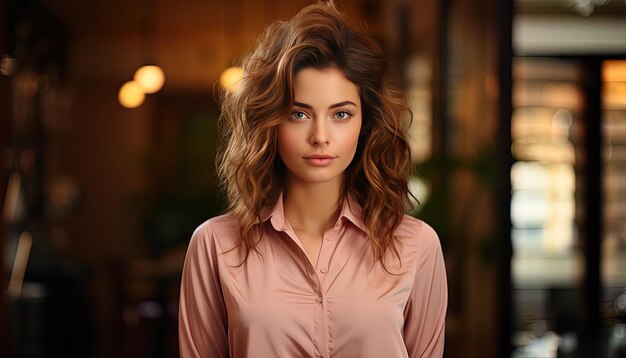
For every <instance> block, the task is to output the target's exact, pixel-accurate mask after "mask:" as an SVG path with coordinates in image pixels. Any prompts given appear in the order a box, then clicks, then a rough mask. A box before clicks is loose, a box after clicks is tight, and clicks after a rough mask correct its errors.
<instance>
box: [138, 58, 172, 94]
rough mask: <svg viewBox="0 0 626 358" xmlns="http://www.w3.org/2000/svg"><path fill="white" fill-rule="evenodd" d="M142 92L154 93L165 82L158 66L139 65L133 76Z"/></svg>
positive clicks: (163, 74)
mask: <svg viewBox="0 0 626 358" xmlns="http://www.w3.org/2000/svg"><path fill="white" fill-rule="evenodd" d="M133 79H134V80H135V82H137V84H139V86H141V88H142V89H143V92H144V93H155V92H157V91H158V90H160V89H161V88H162V87H163V84H164V83H165V73H164V72H163V70H162V69H161V67H159V66H154V65H146V66H142V67H140V68H139V69H138V70H137V71H136V72H135V76H134V77H133Z"/></svg>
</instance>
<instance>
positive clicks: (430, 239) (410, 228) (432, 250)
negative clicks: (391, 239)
mask: <svg viewBox="0 0 626 358" xmlns="http://www.w3.org/2000/svg"><path fill="white" fill-rule="evenodd" d="M395 236H396V238H397V239H398V242H399V243H400V244H401V246H403V247H405V248H406V249H408V250H409V251H413V252H416V253H417V255H418V256H419V255H420V254H421V255H437V254H438V253H440V252H441V244H440V242H439V235H437V232H436V231H435V230H434V229H433V228H432V227H431V226H430V225H428V224H427V223H426V222H424V221H422V220H420V219H417V218H414V217H412V216H410V215H404V217H403V219H402V222H401V223H400V225H399V226H398V228H397V229H396V235H395Z"/></svg>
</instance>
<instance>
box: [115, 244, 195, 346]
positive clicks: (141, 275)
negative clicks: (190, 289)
mask: <svg viewBox="0 0 626 358" xmlns="http://www.w3.org/2000/svg"><path fill="white" fill-rule="evenodd" d="M183 259H184V250H177V251H174V252H173V253H171V254H168V255H165V256H163V257H160V258H140V259H130V260H126V261H118V262H114V263H112V264H111V274H112V275H111V278H112V283H113V293H112V296H113V298H114V307H113V312H114V318H113V320H112V322H113V323H112V327H111V339H112V342H111V343H112V348H113V349H112V353H113V354H114V355H115V356H116V357H176V356H178V324H177V322H178V296H179V287H180V276H181V271H182V264H183Z"/></svg>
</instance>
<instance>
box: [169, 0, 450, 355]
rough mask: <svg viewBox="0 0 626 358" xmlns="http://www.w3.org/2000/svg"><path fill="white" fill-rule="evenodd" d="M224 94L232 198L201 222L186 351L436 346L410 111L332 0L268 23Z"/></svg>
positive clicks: (434, 257) (183, 301)
mask: <svg viewBox="0 0 626 358" xmlns="http://www.w3.org/2000/svg"><path fill="white" fill-rule="evenodd" d="M243 68H244V74H245V75H244V78H243V80H242V81H241V82H240V84H239V86H238V88H237V90H236V91H234V92H232V93H228V94H226V95H225V98H224V101H223V108H222V120H223V121H224V122H225V125H226V129H227V135H226V137H225V142H224V147H223V150H222V154H221V157H220V160H219V170H220V175H221V178H222V180H223V182H224V185H225V187H226V190H227V193H228V196H229V200H230V205H231V209H230V211H229V212H228V213H227V214H226V215H223V216H219V217H215V218H212V219H210V220H208V221H207V222H205V223H203V224H202V225H200V227H198V229H197V230H196V231H195V232H194V234H193V236H192V239H191V242H190V244H189V248H188V252H187V258H186V261H185V266H184V270H183V276H182V283H181V296H180V317H179V337H180V351H181V356H183V357H236V358H239V357H261V358H265V357H338V358H339V357H371V358H388V357H441V356H442V355H443V346H444V322H445V315H446V305H447V288H446V276H445V268H444V262H443V256H442V253H441V248H440V245H439V240H438V237H437V234H436V233H435V232H434V231H433V229H432V228H431V227H430V226H428V225H427V224H426V223H424V222H422V221H420V220H418V219H415V218H412V217H410V216H407V215H404V210H405V207H406V205H407V204H408V202H409V201H408V195H410V194H409V192H408V189H407V177H408V172H409V167H410V163H411V161H410V157H409V148H408V145H407V140H406V132H405V129H406V127H407V126H406V123H405V119H406V117H407V116H406V114H407V112H408V111H407V108H406V104H405V101H404V99H403V96H402V95H401V92H399V91H398V90H396V89H394V88H393V87H392V86H391V84H390V82H389V79H388V77H387V74H386V70H385V68H386V62H385V57H384V54H383V52H382V50H381V49H380V47H379V46H378V45H377V44H376V43H375V42H374V41H373V40H372V39H371V38H370V37H369V36H367V35H365V34H364V33H362V32H358V31H356V30H353V29H352V28H351V27H350V26H349V25H348V24H347V22H346V20H345V19H344V18H343V16H342V14H341V13H340V12H338V11H337V10H336V9H335V8H334V7H333V5H328V4H317V5H311V6H308V7H306V8H304V9H303V10H301V11H300V12H299V13H298V14H297V15H296V16H295V17H293V18H292V19H291V20H290V21H288V22H276V23H274V24H273V25H271V26H269V27H268V28H267V30H266V31H265V33H264V35H262V36H261V38H260V39H259V41H258V43H257V46H256V49H255V50H254V51H253V52H252V53H251V54H249V56H248V57H247V58H246V59H245V61H244V64H243Z"/></svg>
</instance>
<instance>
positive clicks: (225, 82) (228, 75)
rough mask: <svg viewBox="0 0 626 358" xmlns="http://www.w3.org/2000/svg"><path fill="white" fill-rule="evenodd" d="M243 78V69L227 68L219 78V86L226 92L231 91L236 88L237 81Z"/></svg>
mask: <svg viewBox="0 0 626 358" xmlns="http://www.w3.org/2000/svg"><path fill="white" fill-rule="evenodd" d="M242 78H243V68H241V67H229V68H227V69H226V70H224V72H222V75H221V76H220V84H221V85H222V87H224V88H225V89H226V90H228V91H233V90H235V88H236V87H237V84H238V82H239V80H241V79H242Z"/></svg>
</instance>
